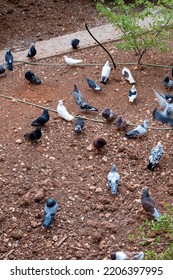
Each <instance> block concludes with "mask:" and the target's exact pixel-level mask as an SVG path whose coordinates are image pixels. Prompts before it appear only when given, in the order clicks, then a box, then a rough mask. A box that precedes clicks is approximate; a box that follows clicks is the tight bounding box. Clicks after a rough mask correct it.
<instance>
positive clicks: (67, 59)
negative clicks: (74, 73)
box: [64, 55, 83, 65]
mask: <svg viewBox="0 0 173 280" xmlns="http://www.w3.org/2000/svg"><path fill="white" fill-rule="evenodd" d="M64 61H65V62H66V63H67V64H68V65H76V64H78V63H81V62H82V61H83V60H81V59H74V58H72V57H68V56H67V55H64Z"/></svg>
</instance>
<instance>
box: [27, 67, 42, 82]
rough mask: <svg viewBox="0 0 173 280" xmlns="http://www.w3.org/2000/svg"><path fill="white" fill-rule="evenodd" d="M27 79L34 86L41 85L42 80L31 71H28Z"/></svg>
mask: <svg viewBox="0 0 173 280" xmlns="http://www.w3.org/2000/svg"><path fill="white" fill-rule="evenodd" d="M25 79H26V80H28V81H29V82H30V83H32V84H36V85H40V84H41V80H40V79H39V78H38V77H37V76H36V75H35V74H34V72H32V71H31V70H28V71H26V73H25Z"/></svg>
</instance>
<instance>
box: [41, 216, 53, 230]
mask: <svg viewBox="0 0 173 280" xmlns="http://www.w3.org/2000/svg"><path fill="white" fill-rule="evenodd" d="M53 218H54V216H46V217H45V218H44V222H43V226H44V227H45V228H49V227H50V225H51V223H52V221H53Z"/></svg>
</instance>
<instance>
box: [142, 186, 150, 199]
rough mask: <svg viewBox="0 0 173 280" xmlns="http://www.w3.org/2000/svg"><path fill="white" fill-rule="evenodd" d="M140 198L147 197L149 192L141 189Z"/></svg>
mask: <svg viewBox="0 0 173 280" xmlns="http://www.w3.org/2000/svg"><path fill="white" fill-rule="evenodd" d="M142 197H143V198H144V197H149V192H148V189H147V188H143V189H142Z"/></svg>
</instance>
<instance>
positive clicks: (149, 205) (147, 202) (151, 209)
mask: <svg viewBox="0 0 173 280" xmlns="http://www.w3.org/2000/svg"><path fill="white" fill-rule="evenodd" d="M141 204H142V207H143V208H144V210H145V211H146V212H147V214H148V215H151V216H153V217H154V218H155V219H157V220H158V219H159V218H160V216H161V215H160V213H159V211H158V209H157V207H156V205H155V203H154V201H153V199H152V198H151V197H150V195H149V192H148V190H147V189H146V188H143V189H142V196H141Z"/></svg>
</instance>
